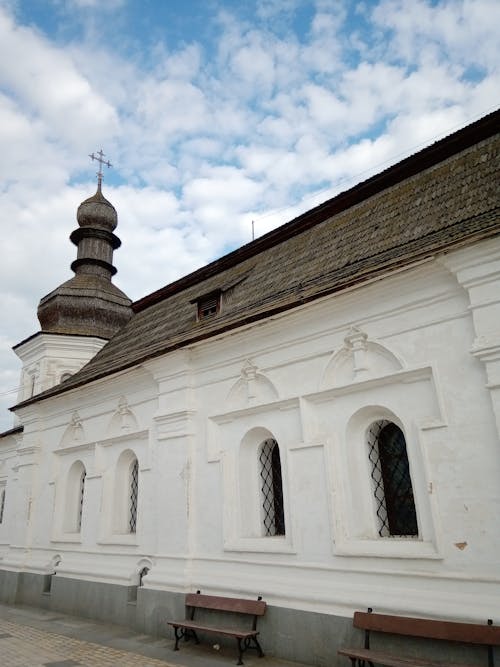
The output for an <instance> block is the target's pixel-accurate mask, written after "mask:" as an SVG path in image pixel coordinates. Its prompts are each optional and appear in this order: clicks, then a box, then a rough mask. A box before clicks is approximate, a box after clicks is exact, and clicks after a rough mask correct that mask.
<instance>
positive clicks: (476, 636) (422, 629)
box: [353, 611, 500, 646]
mask: <svg viewBox="0 0 500 667" xmlns="http://www.w3.org/2000/svg"><path fill="white" fill-rule="evenodd" d="M353 625H354V627H355V628H360V629H361V630H373V631H374V632H387V633H391V634H396V635H407V636H409V637H426V638H428V639H444V640H448V641H455V642H466V643H470V644H486V645H489V646H500V626H495V625H486V624H485V625H478V624H477V623H459V622H456V621H439V620H432V619H428V618H410V617H408V616H389V615H387V614H374V613H370V612H362V611H357V612H355V613H354V619H353Z"/></svg>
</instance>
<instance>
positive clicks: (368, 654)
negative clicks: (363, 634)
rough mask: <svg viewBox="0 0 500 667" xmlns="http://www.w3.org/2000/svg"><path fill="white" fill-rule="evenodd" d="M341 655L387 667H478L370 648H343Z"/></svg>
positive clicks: (340, 651) (340, 650)
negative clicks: (405, 655)
mask: <svg viewBox="0 0 500 667" xmlns="http://www.w3.org/2000/svg"><path fill="white" fill-rule="evenodd" d="M338 653H339V655H345V656H347V657H348V658H351V660H352V661H353V662H354V661H355V660H362V661H365V662H368V663H370V662H372V663H374V664H377V665H385V667H477V664H476V665H471V664H467V663H463V662H450V661H449V660H429V659H427V658H411V657H408V656H407V657H404V656H396V655H394V654H392V653H386V652H384V651H373V650H372V649H368V648H341V649H339V651H338Z"/></svg>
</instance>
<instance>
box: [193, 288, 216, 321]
mask: <svg viewBox="0 0 500 667" xmlns="http://www.w3.org/2000/svg"><path fill="white" fill-rule="evenodd" d="M220 302H221V292H220V290H219V291H217V292H211V293H210V294H205V295H204V296H201V297H199V298H198V299H196V304H197V307H198V320H206V319H207V318H208V317H212V316H213V315H217V313H218V312H219V311H220Z"/></svg>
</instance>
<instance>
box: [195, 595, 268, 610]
mask: <svg viewBox="0 0 500 667" xmlns="http://www.w3.org/2000/svg"><path fill="white" fill-rule="evenodd" d="M186 605H187V606H188V607H198V608H202V609H213V610H216V611H229V612H234V613H237V614H252V615H253V616H263V615H264V614H265V611H266V607H267V604H266V603H265V602H264V600H245V599H242V598H225V597H220V596H218V595H203V594H202V593H188V594H187V595H186Z"/></svg>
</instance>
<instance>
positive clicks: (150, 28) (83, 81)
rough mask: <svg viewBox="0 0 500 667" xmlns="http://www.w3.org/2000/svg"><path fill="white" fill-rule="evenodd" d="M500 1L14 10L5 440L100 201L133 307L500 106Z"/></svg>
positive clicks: (6, 143) (8, 38) (5, 190)
mask: <svg viewBox="0 0 500 667" xmlns="http://www.w3.org/2000/svg"><path fill="white" fill-rule="evenodd" d="M499 25H500V3H499V2H498V0H464V1H459V0H442V1H433V0H380V2H376V1H370V0H366V1H362V0H360V1H359V2H357V1H356V0H353V1H348V0H343V1H342V0H244V1H243V0H0V225H1V229H2V242H1V245H0V248H1V249H0V305H1V319H0V430H3V429H7V428H10V427H11V425H12V416H11V415H10V413H8V412H7V410H6V408H7V407H8V406H10V405H12V404H13V403H14V402H15V398H16V393H17V391H16V390H17V386H18V383H19V369H20V364H19V362H18V360H17V357H16V356H15V355H14V353H13V352H12V351H11V347H12V346H13V345H15V344H16V343H18V342H19V341H21V340H23V339H24V338H26V337H28V336H30V335H31V334H33V333H35V332H36V331H37V330H38V329H39V325H38V321H37V319H36V308H37V304H38V301H39V300H40V298H41V297H42V296H43V295H45V294H46V293H48V292H49V291H51V290H52V289H53V288H55V287H56V286H57V285H59V284H60V283H61V282H63V281H64V280H67V279H68V278H70V277H71V275H72V273H71V271H70V268H69V265H70V263H71V261H72V260H73V259H75V256H76V254H75V253H76V248H75V247H74V246H73V245H72V244H71V243H70V241H69V239H68V237H69V234H70V233H71V231H72V230H73V229H74V228H75V226H76V219H75V213H76V209H77V206H78V204H79V203H80V202H81V201H82V200H83V199H85V198H86V197H88V196H90V195H91V194H93V193H94V191H95V171H96V168H95V163H94V164H93V163H92V162H91V160H90V159H89V157H88V155H89V153H92V152H93V151H97V150H99V149H100V148H102V149H103V150H104V152H105V153H106V156H107V157H109V159H110V161H111V162H112V164H113V169H111V170H107V172H106V174H105V182H104V188H103V190H104V194H105V195H106V197H107V198H108V199H110V200H111V201H112V203H113V204H114V205H115V207H116V208H117V210H118V216H119V226H118V229H117V233H118V235H119V236H120V237H121V239H122V242H123V245H122V247H121V248H120V249H119V250H118V251H117V252H116V253H115V264H116V266H117V268H118V274H117V276H116V278H115V282H116V283H117V284H118V286H119V287H120V288H121V289H123V290H124V291H125V292H126V293H127V294H128V295H129V296H130V297H131V298H132V299H134V300H135V299H138V298H140V297H142V296H144V295H145V294H147V293H148V292H151V291H153V290H155V289H158V288H159V287H161V286H163V285H165V284H167V283H168V282H170V281H172V280H173V279H175V278H178V277H179V276H181V275H183V274H185V273H187V272H189V271H191V270H193V269H195V268H198V267H199V266H201V265H203V264H205V263H206V262H208V261H210V260H212V259H215V258H217V257H219V256H221V255H223V254H224V253H226V252H227V251H229V250H231V249H233V248H235V247H238V246H240V245H242V244H244V243H246V242H248V241H249V240H251V235H252V224H251V223H252V220H254V221H255V234H256V236H257V235H261V234H263V233H265V232H266V231H269V230H270V229H271V228H273V227H276V226H277V225H280V224H282V223H284V222H287V221H288V220H290V219H292V218H293V217H295V216H296V215H297V214H298V213H300V212H302V211H304V210H307V209H308V208H311V207H312V206H314V205H316V204H318V203H320V202H321V201H324V200H325V199H328V198H329V197H331V196H333V195H335V194H336V193H338V192H339V191H341V190H343V189H346V188H348V187H350V186H352V185H354V184H355V183H357V182H359V181H362V180H364V179H365V178H367V177H368V176H370V175H371V174H373V173H376V172H378V171H380V170H381V169H383V168H385V167H387V166H389V165H390V164H393V163H395V162H397V161H398V160H400V159H401V158H402V157H404V156H406V155H409V154H411V153H414V152H415V151H417V150H418V149H420V148H422V147H423V146H424V145H426V144H429V143H431V142H433V141H435V140H436V139H438V138H440V137H442V136H444V135H446V134H449V133H450V132H453V131H455V130H457V129H458V128H460V127H462V126H464V125H467V124H468V123H470V122H472V121H473V120H476V119H477V118H479V117H481V116H483V115H485V114H486V113H488V112H490V111H492V110H493V109H495V108H497V107H498V104H499V98H500V94H499V93H500V74H499V63H500V54H499V46H498V45H499V40H498V26H499Z"/></svg>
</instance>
